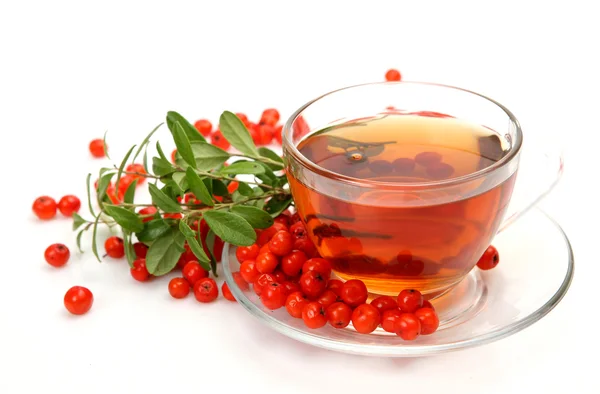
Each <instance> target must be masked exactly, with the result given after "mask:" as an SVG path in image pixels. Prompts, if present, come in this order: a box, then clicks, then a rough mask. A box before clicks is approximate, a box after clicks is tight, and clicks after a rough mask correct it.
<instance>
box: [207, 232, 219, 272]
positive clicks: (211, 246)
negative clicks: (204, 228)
mask: <svg viewBox="0 0 600 394" xmlns="http://www.w3.org/2000/svg"><path fill="white" fill-rule="evenodd" d="M205 242H206V248H207V249H208V252H209V253H210V256H209V257H210V269H211V271H212V273H213V275H214V276H215V278H216V277H217V259H215V233H214V232H213V231H212V230H208V233H207V234H206V240H205Z"/></svg>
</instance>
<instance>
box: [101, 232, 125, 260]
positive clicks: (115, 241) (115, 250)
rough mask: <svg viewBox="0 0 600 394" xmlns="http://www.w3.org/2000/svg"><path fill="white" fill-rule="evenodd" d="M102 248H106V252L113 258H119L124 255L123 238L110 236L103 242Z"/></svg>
mask: <svg viewBox="0 0 600 394" xmlns="http://www.w3.org/2000/svg"><path fill="white" fill-rule="evenodd" d="M104 249H106V254H107V255H109V256H110V257H112V258H113V259H120V258H121V257H123V256H125V245H123V240H122V239H121V238H119V237H115V236H113V237H110V238H108V239H107V240H106V241H105V242H104Z"/></svg>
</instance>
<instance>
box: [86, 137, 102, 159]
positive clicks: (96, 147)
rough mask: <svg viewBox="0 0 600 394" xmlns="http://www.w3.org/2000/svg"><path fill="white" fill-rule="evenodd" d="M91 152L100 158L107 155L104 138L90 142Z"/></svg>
mask: <svg viewBox="0 0 600 394" xmlns="http://www.w3.org/2000/svg"><path fill="white" fill-rule="evenodd" d="M90 153H91V154H92V156H94V157H98V158H100V157H104V156H106V151H105V146H104V140H101V139H95V140H92V142H90Z"/></svg>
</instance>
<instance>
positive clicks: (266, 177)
mask: <svg viewBox="0 0 600 394" xmlns="http://www.w3.org/2000/svg"><path fill="white" fill-rule="evenodd" d="M257 164H259V165H261V166H263V168H264V169H265V173H264V174H257V175H256V177H257V178H258V179H260V180H261V181H263V183H265V184H267V185H269V186H277V183H278V182H277V175H275V173H274V172H273V170H271V168H270V167H269V166H268V165H267V164H265V163H261V162H257Z"/></svg>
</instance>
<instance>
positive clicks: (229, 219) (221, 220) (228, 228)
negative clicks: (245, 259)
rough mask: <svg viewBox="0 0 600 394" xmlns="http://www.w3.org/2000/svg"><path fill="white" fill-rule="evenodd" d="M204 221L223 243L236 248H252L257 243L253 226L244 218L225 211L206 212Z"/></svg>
mask: <svg viewBox="0 0 600 394" xmlns="http://www.w3.org/2000/svg"><path fill="white" fill-rule="evenodd" d="M203 216H204V220H206V224H208V227H210V228H211V230H212V231H214V233H215V234H216V235H218V236H219V237H220V238H221V239H222V240H223V241H225V242H229V243H230V244H233V245H236V246H250V245H252V244H253V243H254V241H256V233H255V232H254V229H253V228H252V226H251V225H250V224H249V223H248V222H247V221H246V220H244V219H243V218H242V217H240V216H238V215H235V214H233V213H230V212H225V211H206V212H204V215H203Z"/></svg>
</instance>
